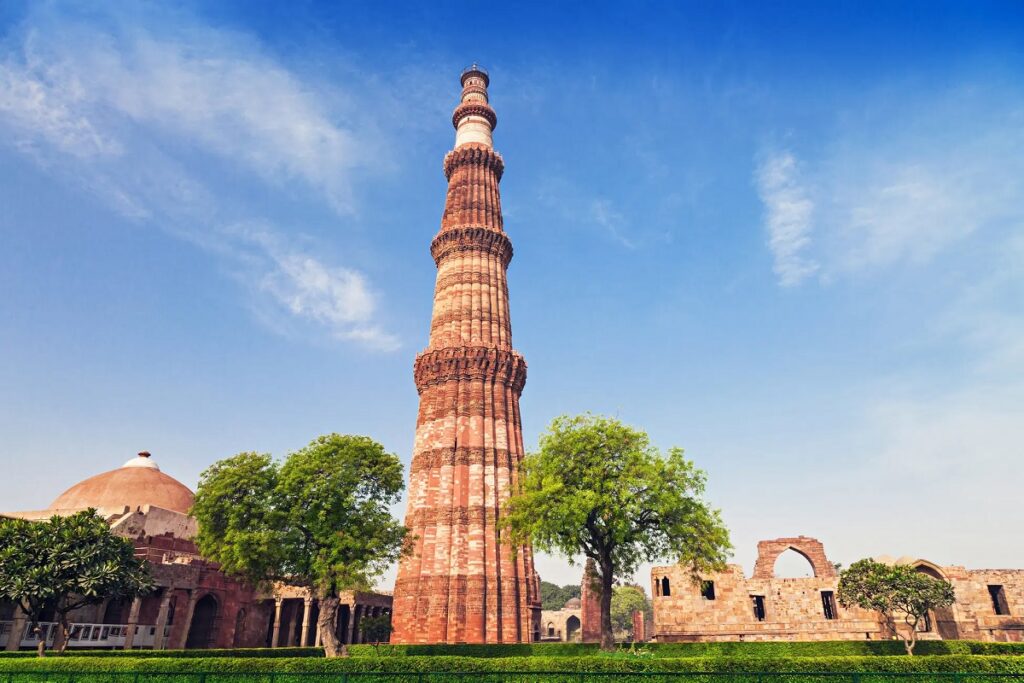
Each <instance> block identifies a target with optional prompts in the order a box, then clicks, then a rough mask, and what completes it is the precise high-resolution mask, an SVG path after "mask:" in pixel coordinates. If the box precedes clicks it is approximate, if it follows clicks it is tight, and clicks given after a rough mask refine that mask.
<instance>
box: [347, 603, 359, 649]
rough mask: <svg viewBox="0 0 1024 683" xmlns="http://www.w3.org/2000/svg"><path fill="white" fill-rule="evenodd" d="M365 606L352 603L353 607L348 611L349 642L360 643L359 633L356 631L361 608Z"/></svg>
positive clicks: (350, 643) (352, 643)
mask: <svg viewBox="0 0 1024 683" xmlns="http://www.w3.org/2000/svg"><path fill="white" fill-rule="evenodd" d="M362 608H363V606H362V605H357V604H356V603H354V602H353V603H352V609H350V610H349V611H348V638H347V641H348V644H349V645H356V644H358V643H359V634H358V633H357V632H356V628H357V627H358V626H359V610H361V609H362Z"/></svg>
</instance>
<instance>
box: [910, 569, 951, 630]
mask: <svg viewBox="0 0 1024 683" xmlns="http://www.w3.org/2000/svg"><path fill="white" fill-rule="evenodd" d="M914 569H915V570H917V571H919V572H921V573H922V574H925V575H927V576H930V577H932V578H933V579H941V580H943V581H945V580H946V577H945V576H943V574H942V572H941V571H939V569H938V567H936V566H934V565H932V564H931V563H928V562H919V563H918V564H917V565H915V566H914ZM925 625H926V628H927V630H930V631H934V632H935V633H937V634H938V636H939V637H940V638H942V639H943V640H956V639H957V638H959V637H960V631H959V629H957V626H956V615H955V614H954V613H953V606H952V605H951V606H949V607H940V608H938V609H933V610H931V611H930V612H929V613H928V615H927V617H926V618H925ZM918 630H922V629H920V628H919V629H918ZM926 632H927V631H926Z"/></svg>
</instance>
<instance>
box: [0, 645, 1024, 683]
mask: <svg viewBox="0 0 1024 683" xmlns="http://www.w3.org/2000/svg"><path fill="white" fill-rule="evenodd" d="M641 647H642V648H643V649H644V650H646V651H648V652H649V653H650V656H652V657H654V658H656V659H674V658H681V657H686V658H691V657H726V656H728V657H848V656H863V657H877V656H892V655H902V654H904V650H903V643H902V641H894V640H888V641H886V640H834V641H822V642H784V641H774V642H758V643H751V642H747V643H739V642H735V643H650V644H647V645H643V646H641ZM350 652H351V653H352V655H353V656H355V657H377V656H395V657H439V656H445V657H473V658H488V659H490V658H500V657H595V656H600V657H609V656H612V657H623V656H630V655H628V652H629V648H628V646H622V647H620V649H619V651H618V652H617V653H616V654H615V655H608V654H604V653H601V652H600V651H599V649H598V646H597V645H596V644H591V643H587V644H580V643H529V644H518V645H517V644H505V645H382V646H380V648H379V649H374V647H373V646H372V645H352V646H350ZM914 652H915V654H917V655H1024V643H990V642H981V641H972V640H924V641H921V642H919V643H918V644H917V648H916V649H915V650H914ZM323 654H324V652H323V649H322V648H316V647H304V648H300V647H289V648H253V649H232V650H130V651H126V650H77V649H76V650H69V651H68V652H67V653H66V654H64V655H62V656H63V657H82V656H84V657H118V658H124V657H128V658H151V657H157V658H161V659H167V658H178V657H186V658H189V659H196V658H208V657H213V658H224V657H243V658H273V659H278V658H282V657H283V658H295V657H323ZM50 656H51V657H52V656H55V655H50ZM11 657H13V658H25V657H28V658H32V659H34V658H35V651H34V650H33V651H28V650H23V651H21V652H0V660H3V659H6V658H11ZM0 683H2V681H0Z"/></svg>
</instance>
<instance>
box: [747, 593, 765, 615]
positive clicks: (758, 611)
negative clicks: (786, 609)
mask: <svg viewBox="0 0 1024 683" xmlns="http://www.w3.org/2000/svg"><path fill="white" fill-rule="evenodd" d="M750 600H751V602H753V603H754V618H755V619H757V620H758V621H764V596H763V595H751V596H750Z"/></svg>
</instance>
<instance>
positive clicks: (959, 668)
mask: <svg viewBox="0 0 1024 683" xmlns="http://www.w3.org/2000/svg"><path fill="white" fill-rule="evenodd" d="M455 672H458V673H477V674H491V675H490V676H467V677H466V678H465V681H466V683H471V682H473V681H485V680H486V681H488V682H489V683H498V681H502V682H511V681H515V682H516V683H527V682H529V683H534V682H538V683H563V682H568V681H571V682H572V683H580V681H581V680H583V681H584V683H588V681H598V680H604V681H607V680H608V678H607V674H610V673H620V674H625V676H623V677H621V678H620V677H619V676H616V677H615V678H614V679H613V680H616V681H625V680H635V681H638V682H639V681H645V682H646V683H660V682H661V681H666V682H667V681H671V680H675V681H683V682H685V683H695V682H696V681H708V682H712V681H713V682H714V683H732V682H734V681H735V682H740V681H744V682H750V683H752V682H753V681H755V680H756V676H754V677H748V676H743V675H740V674H745V673H755V674H756V673H758V672H764V673H769V674H772V675H770V676H768V677H767V678H765V680H764V683H798V682H799V683H804V682H809V681H816V683H842V682H843V681H846V680H850V681H852V677H851V678H846V677H843V676H837V675H836V674H838V673H842V672H858V674H859V676H860V679H859V680H860V683H884V682H886V681H888V682H890V683H892V682H895V681H896V680H897V677H896V676H892V675H886V674H921V675H920V676H918V677H914V678H912V679H910V678H906V679H903V683H910V681H934V680H946V679H944V678H943V677H941V676H934V675H929V674H935V673H953V672H955V673H958V674H968V675H964V676H960V679H959V680H960V682H961V683H974V681H980V680H982V678H981V677H972V676H970V675H969V674H983V673H998V674H1015V675H1019V676H1024V658H1022V657H1006V656H998V655H995V656H988V657H978V656H972V655H935V656H919V657H875V656H868V657H735V656H727V657H680V658H662V659H653V658H644V657H630V658H625V657H622V658H610V657H495V658H483V657H408V658H400V657H350V658H344V659H341V658H338V659H326V658H319V659H318V658H308V657H307V658H282V659H273V660H268V659H265V658H241V657H239V658H231V657H220V658H186V657H172V658H156V657H138V658H128V657H123V658H114V657H99V658H97V657H54V658H45V659H42V660H39V659H34V660H29V659H23V658H17V659H6V660H3V661H0V681H5V680H6V681H10V683H29V682H30V681H61V682H63V681H67V680H68V678H66V677H67V676H68V675H69V674H74V677H73V680H74V683H114V682H115V681H116V682H117V683H121V682H122V681H132V682H134V679H135V676H136V674H138V675H139V682H140V683H184V682H185V681H199V680H202V681H203V683H222V682H224V683H226V682H227V681H232V682H233V683H238V682H239V681H242V680H244V681H261V682H266V683H269V680H270V674H271V673H273V674H274V680H275V683H318V682H319V681H327V680H328V679H329V678H330V676H333V678H332V679H331V680H332V681H333V682H334V683H337V681H338V674H342V673H349V674H359V673H362V674H368V673H377V674H380V675H378V676H373V677H370V676H365V677H351V678H350V680H351V681H353V682H354V681H374V682H375V683H391V682H392V681H406V683H408V682H409V681H417V683H419V681H418V674H419V673H424V674H434V675H425V676H424V677H423V681H424V683H434V682H436V681H452V680H459V679H458V677H456V676H453V675H452V674H453V673H455ZM547 672H560V673H554V674H551V675H548V673H547ZM580 672H600V673H602V674H604V676H603V677H594V678H592V679H587V678H586V677H583V678H582V679H581V676H580ZM666 672H680V673H690V674H694V675H693V676H692V677H689V676H688V677H686V678H675V679H673V678H672V677H669V676H665V677H662V676H657V675H656V674H658V673H666ZM869 672H870V673H869ZM175 673H177V674H178V675H177V676H174V675H163V676H162V675H160V674H175ZM296 673H306V674H310V675H308V676H299V675H289V674H296ZM569 673H573V675H572V676H568V675H567V674H569ZM636 673H642V674H644V675H642V676H630V675H629V674H636ZM710 673H717V674H730V675H728V676H725V675H719V676H701V675H698V674H710ZM200 674H202V678H200ZM313 674H319V675H313ZM385 674H387V675H385ZM499 674H500V675H499ZM734 674H735V675H734ZM815 674H818V675H817V676H815ZM822 674H829V675H828V676H825V675H822ZM188 675H191V677H189V676H188ZM949 680H952V679H951V678H949ZM991 680H992V681H996V680H999V679H991ZM1003 680H1009V679H1003Z"/></svg>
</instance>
